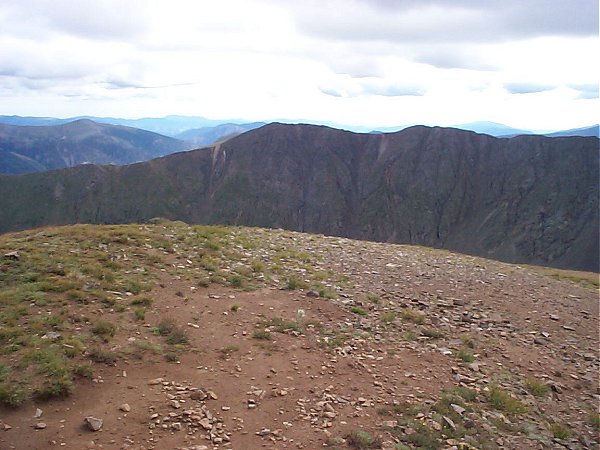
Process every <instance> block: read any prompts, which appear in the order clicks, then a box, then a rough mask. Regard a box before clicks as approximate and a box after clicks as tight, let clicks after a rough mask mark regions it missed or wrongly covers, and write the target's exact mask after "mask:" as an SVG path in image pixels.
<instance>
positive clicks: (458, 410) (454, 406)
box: [450, 403, 466, 416]
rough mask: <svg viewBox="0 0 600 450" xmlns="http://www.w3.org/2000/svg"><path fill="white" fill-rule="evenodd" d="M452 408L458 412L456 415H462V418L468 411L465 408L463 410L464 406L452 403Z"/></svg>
mask: <svg viewBox="0 0 600 450" xmlns="http://www.w3.org/2000/svg"><path fill="white" fill-rule="evenodd" d="M450 407H451V408H452V409H453V410H454V411H456V413H457V414H460V415H461V416H462V415H463V413H464V412H465V411H466V409H465V408H463V407H462V406H460V405H455V404H454V403H451V404H450Z"/></svg>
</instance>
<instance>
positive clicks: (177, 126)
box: [0, 115, 599, 145]
mask: <svg viewBox="0 0 600 450" xmlns="http://www.w3.org/2000/svg"><path fill="white" fill-rule="evenodd" d="M80 119H89V120H93V121H94V122H99V123H108V124H112V125H123V126H129V127H134V128H140V129H143V130H147V131H152V132H154V133H159V134H162V135H165V136H170V137H175V138H178V139H182V140H189V141H190V142H194V139H195V138H194V136H202V135H206V134H209V133H211V132H212V131H210V128H213V127H215V128H217V129H225V128H227V127H235V126H239V127H240V129H242V130H243V131H248V130H249V129H253V128H257V126H256V125H258V126H261V125H264V124H265V123H266V122H254V123H247V122H244V121H240V120H215V119H207V118H205V117H195V116H175V115H173V116H166V117H160V118H157V117H155V118H152V117H149V118H142V119H121V118H114V117H94V116H78V117H71V118H68V119H57V118H55V117H23V116H0V123H5V124H9V125H34V126H40V125H42V126H48V125H61V124H65V123H68V122H73V121H75V120H80ZM280 122H285V123H295V122H293V121H287V120H280ZM317 125H326V126H331V127H334V128H343V129H347V130H353V131H356V132H364V133H369V132H370V133H373V134H378V133H393V132H396V131H400V130H403V129H405V128H408V127H409V126H414V125H416V124H413V125H401V126H394V127H379V128H377V129H376V130H369V129H368V128H366V127H351V126H345V125H342V124H333V123H328V122H319V123H317ZM451 127H452V128H459V129H461V130H468V131H475V132H476V133H482V134H489V135H490V136H496V137H512V136H517V135H522V134H537V135H545V136H596V137H598V136H599V134H598V125H592V126H589V127H584V128H574V129H570V130H558V131H548V130H543V131H539V130H538V131H532V130H524V129H518V128H512V127H509V126H507V125H503V124H501V123H496V122H486V121H479V122H469V123H464V124H459V125H452V126H451ZM194 130H196V131H194ZM200 130H202V131H200ZM188 132H189V133H188ZM564 133H566V134H564ZM216 134H219V131H217V132H216ZM186 136H187V137H186ZM224 136H226V134H221V135H219V136H218V137H217V138H216V139H214V140H213V141H212V142H216V141H217V140H219V139H220V138H223V137H224ZM198 139H199V140H198V142H202V144H201V145H208V144H210V143H212V142H208V141H209V140H210V139H205V138H198Z"/></svg>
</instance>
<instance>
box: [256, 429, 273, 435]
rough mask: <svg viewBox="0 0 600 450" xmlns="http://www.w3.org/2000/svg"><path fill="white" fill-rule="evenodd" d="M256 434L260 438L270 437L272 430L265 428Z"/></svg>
mask: <svg viewBox="0 0 600 450" xmlns="http://www.w3.org/2000/svg"><path fill="white" fill-rule="evenodd" d="M256 434H257V435H258V436H268V435H269V434H271V430H269V429H268V428H263V429H262V430H260V431H257V432H256Z"/></svg>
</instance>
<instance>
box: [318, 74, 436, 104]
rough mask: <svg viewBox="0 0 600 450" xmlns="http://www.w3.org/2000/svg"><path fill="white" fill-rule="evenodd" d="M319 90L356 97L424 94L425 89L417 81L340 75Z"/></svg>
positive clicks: (345, 96)
mask: <svg viewBox="0 0 600 450" xmlns="http://www.w3.org/2000/svg"><path fill="white" fill-rule="evenodd" d="M319 90H320V91H321V92H322V93H323V94H326V95H330V96H332V97H344V98H354V97H361V96H373V95H377V96H384V97H403V96H422V95H424V94H425V89H424V88H423V86H420V85H418V84H416V83H410V82H404V83H403V82H400V81H396V82H390V81H388V80H385V79H383V78H376V77H364V78H354V77H349V76H346V75H338V76H336V77H335V79H334V80H332V81H331V82H330V83H329V84H324V85H322V86H319Z"/></svg>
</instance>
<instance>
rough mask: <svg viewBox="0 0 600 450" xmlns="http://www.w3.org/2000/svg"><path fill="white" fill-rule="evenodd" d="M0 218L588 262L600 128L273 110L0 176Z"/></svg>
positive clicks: (13, 222) (589, 265)
mask: <svg viewBox="0 0 600 450" xmlns="http://www.w3.org/2000/svg"><path fill="white" fill-rule="evenodd" d="M0 191H1V192H2V196H1V197H2V198H0V211H2V213H1V215H0V230H2V231H7V230H14V229H20V228H26V227H31V226H40V225H45V224H63V223H74V222H92V223H118V222H133V221H144V220H147V219H149V218H152V217H156V216H165V217H169V218H172V219H180V220H184V221H188V222H198V223H228V224H243V225H250V226H266V227H281V228H286V229H291V230H298V231H307V232H312V233H323V234H332V235H341V236H347V237H352V238H359V239H369V240H377V241H389V242H402V243H412V244H420V245H426V246H433V247H443V248H448V249H452V250H457V251H460V252H465V253H471V254H476V255H481V256H485V257H490V258H495V259H500V260H506V261H511V262H523V263H531V264H542V265H550V266H556V267H563V268H573V269H584V270H596V271H597V270H598V226H599V222H598V139H597V138H593V137H590V138H579V137H569V138H545V137H540V136H520V137H516V138H512V139H496V138H493V137H490V136H486V135H480V134H476V133H472V132H465V131H461V130H456V129H444V128H428V127H412V128H409V129H406V130H404V131H401V132H398V133H393V134H383V135H367V134H355V133H350V132H345V131H341V130H335V129H331V128H326V127H319V126H309V125H283V124H271V125H267V126H265V127H262V128H260V129H257V130H253V131H251V132H248V133H245V134H243V135H240V136H238V137H236V138H234V139H231V140H229V141H227V142H225V143H223V144H221V145H220V146H216V147H213V148H208V149H202V150H197V151H192V152H186V153H181V154H174V155H170V156H168V157H165V158H161V159H157V160H153V161H150V162H147V163H141V164H135V165H131V166H122V167H101V166H80V167H75V168H71V169H67V170H62V171H53V172H45V173H39V174H29V175H21V176H2V177H0Z"/></svg>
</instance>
